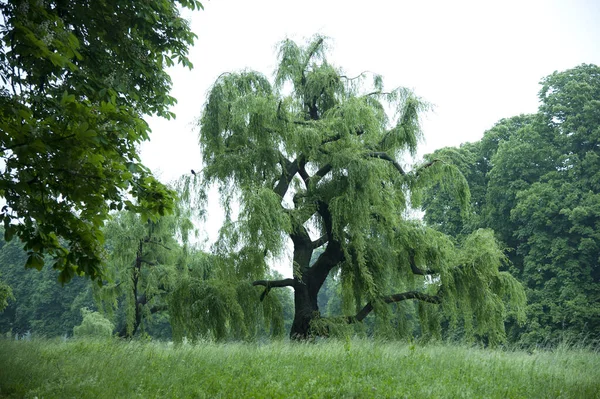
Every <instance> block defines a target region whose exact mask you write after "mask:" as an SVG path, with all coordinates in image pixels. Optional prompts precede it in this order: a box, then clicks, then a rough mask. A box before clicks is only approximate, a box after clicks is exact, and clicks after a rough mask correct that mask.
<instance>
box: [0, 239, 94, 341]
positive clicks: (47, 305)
mask: <svg viewBox="0 0 600 399" xmlns="http://www.w3.org/2000/svg"><path fill="white" fill-rule="evenodd" d="M1 233H2V230H1V229H0V234H1ZM26 260H27V251H25V250H23V248H22V246H21V245H19V243H18V242H17V240H13V241H10V242H5V241H4V240H3V239H1V238H0V274H2V278H3V280H4V281H5V284H7V285H8V286H10V287H11V289H12V292H13V297H14V299H13V300H11V301H9V302H8V306H7V307H6V309H4V312H3V313H0V332H2V333H8V332H11V333H12V334H19V335H23V334H26V333H27V332H30V333H32V334H35V335H38V336H46V337H56V336H62V335H71V334H72V332H73V327H74V326H76V325H77V324H79V323H80V322H81V315H80V309H81V308H82V307H88V308H90V309H94V300H93V298H92V290H91V285H90V281H89V279H85V278H82V277H79V276H76V277H75V278H73V280H72V281H71V283H70V284H68V285H65V286H62V285H61V284H60V283H59V282H58V281H57V276H58V273H59V271H58V270H53V269H52V268H44V269H42V270H41V271H40V272H35V273H34V272H32V271H31V270H27V269H25V268H24V267H23V265H24V262H25V261H26Z"/></svg>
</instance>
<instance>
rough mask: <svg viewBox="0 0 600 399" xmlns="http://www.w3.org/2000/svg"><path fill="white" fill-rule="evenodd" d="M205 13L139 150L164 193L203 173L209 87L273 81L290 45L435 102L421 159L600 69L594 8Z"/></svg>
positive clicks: (435, 5) (250, 4)
mask: <svg viewBox="0 0 600 399" xmlns="http://www.w3.org/2000/svg"><path fill="white" fill-rule="evenodd" d="M203 4H204V7H205V9H204V11H199V12H194V13H189V12H188V13H185V14H184V15H185V16H186V17H189V18H190V19H191V21H192V28H193V31H194V32H195V33H196V34H197V35H198V39H197V41H196V44H195V46H194V47H193V48H192V49H191V51H190V58H191V60H192V62H193V63H194V66H195V68H194V69H193V70H192V71H189V70H187V69H183V68H173V69H172V70H170V73H171V77H172V79H173V91H172V95H174V96H175V98H177V100H178V104H177V105H176V106H175V107H173V109H172V110H173V112H175V113H176V114H177V118H176V119H175V120H171V121H166V120H161V119H158V118H152V119H150V126H151V128H152V131H153V133H152V135H151V142H149V143H146V144H144V145H143V147H142V159H143V161H144V163H145V164H146V165H147V166H149V167H150V168H151V169H152V170H153V171H154V172H155V173H156V174H157V176H158V177H159V178H160V179H161V180H163V181H165V182H166V181H169V180H173V179H176V178H177V177H179V176H180V175H182V174H184V173H189V171H190V169H196V170H199V169H201V164H202V163H201V155H200V150H199V146H198V139H197V130H196V129H195V128H194V125H193V122H194V120H195V119H196V118H197V117H198V116H199V115H200V111H201V109H202V106H203V104H204V102H205V99H206V95H207V91H208V89H209V88H210V86H211V84H212V83H213V82H214V81H215V79H216V78H217V76H219V75H220V74H221V73H223V72H226V71H236V70H240V69H244V68H249V69H254V70H257V71H259V72H262V73H264V74H265V75H267V76H268V77H271V76H272V75H273V72H274V69H275V67H276V53H275V49H276V44H277V43H278V42H279V41H281V40H283V39H284V38H286V37H289V38H291V39H294V40H297V41H300V42H301V43H304V41H305V39H306V38H308V37H311V36H312V35H314V34H315V33H320V34H323V35H326V36H329V37H330V38H332V41H331V43H330V44H331V52H330V56H329V61H330V62H331V63H333V64H335V65H336V66H338V67H341V68H343V69H344V71H345V72H346V73H347V74H348V75H356V74H358V73H360V72H362V71H365V70H369V71H373V72H376V73H379V74H381V75H382V76H383V78H384V83H385V86H386V88H387V89H391V88H394V87H397V86H405V87H409V88H412V89H413V90H414V91H415V92H416V93H417V95H419V96H421V97H423V98H424V99H425V100H427V101H429V102H431V103H433V104H434V105H435V111H434V112H431V113H429V114H428V115H427V116H426V118H425V120H424V121H423V130H424V133H425V140H426V141H425V143H424V144H423V145H422V147H421V151H420V154H424V153H429V152H432V151H433V150H435V149H437V148H440V147H444V146H458V145H460V144H461V143H463V142H467V141H476V140H479V139H480V138H481V137H482V135H483V132H484V131H485V130H487V129H489V128H490V127H492V126H493V125H494V123H496V122H497V121H498V120H499V119H501V118H506V117H511V116H514V115H518V114H521V113H533V112H535V111H536V110H537V93H538V91H539V88H540V87H539V85H538V82H539V81H540V79H541V78H543V77H545V76H547V75H549V74H551V73H552V72H554V71H556V70H559V71H561V70H565V69H568V68H572V67H574V66H576V65H579V64H582V63H593V64H597V65H600V1H599V0H502V1H498V0H496V1H482V0H478V1H461V0H454V1H448V0H428V1H427V0H426V1H414V0H413V1H404V0H399V1H386V0H369V1H365V0H363V1H354V0H346V1H339V0H338V1H334V0H303V1H292V0H213V1H208V0H205V1H203ZM211 223H212V222H211ZM210 227H213V226H210ZM213 228H214V227H213ZM211 235H212V234H211Z"/></svg>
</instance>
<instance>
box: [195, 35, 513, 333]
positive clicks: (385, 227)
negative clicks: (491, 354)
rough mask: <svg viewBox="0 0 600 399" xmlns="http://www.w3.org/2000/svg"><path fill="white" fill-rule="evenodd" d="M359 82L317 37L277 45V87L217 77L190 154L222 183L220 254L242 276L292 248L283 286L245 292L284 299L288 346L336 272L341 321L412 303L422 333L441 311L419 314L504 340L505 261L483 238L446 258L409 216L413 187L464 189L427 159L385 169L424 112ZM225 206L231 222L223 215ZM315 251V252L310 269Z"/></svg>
mask: <svg viewBox="0 0 600 399" xmlns="http://www.w3.org/2000/svg"><path fill="white" fill-rule="evenodd" d="M368 76H370V74H366V73H363V74H360V75H359V76H357V77H354V78H350V77H348V76H345V75H344V74H343V72H341V71H340V70H339V69H337V68H335V67H334V66H332V65H330V64H329V63H328V62H327V60H326V58H325V40H324V39H323V38H322V37H315V38H314V39H313V40H311V41H310V42H309V43H308V44H307V45H306V46H305V47H301V46H298V45H297V44H296V43H294V42H293V41H291V40H285V41H284V42H282V44H281V45H280V47H279V67H278V69H277V72H276V76H275V82H274V83H275V84H274V85H272V84H271V83H270V82H269V81H268V80H267V79H266V78H265V77H264V76H263V75H261V74H259V73H256V72H253V71H243V72H240V73H226V74H223V75H221V76H220V77H219V78H218V79H217V81H216V82H215V84H214V86H213V87H212V89H211V91H210V93H209V95H208V100H207V102H206V105H205V107H204V111H203V113H202V117H201V120H200V143H201V150H202V155H203V159H204V164H205V165H204V169H203V177H204V180H203V182H204V184H207V185H208V184H212V183H217V184H218V185H219V187H220V190H221V195H222V199H223V204H224V205H225V209H226V210H227V212H226V223H225V226H224V228H223V229H222V231H221V245H222V246H225V247H228V249H229V250H230V251H234V253H252V254H253V255H252V256H253V257H254V258H255V261H254V262H253V263H252V264H253V272H252V273H249V274H248V275H249V276H253V275H257V274H260V273H262V272H264V269H265V267H266V266H265V265H266V263H265V262H264V260H263V261H261V259H264V257H265V256H278V255H279V254H280V253H281V251H282V249H283V248H284V247H285V246H286V245H287V242H288V241H287V240H288V239H289V241H290V242H291V243H292V245H293V251H294V252H293V275H292V277H290V278H287V279H280V280H256V281H254V283H253V284H254V285H255V286H263V287H265V288H264V292H263V294H262V296H263V297H268V293H269V291H270V290H271V289H272V288H276V287H292V288H293V289H294V306H295V316H294V321H293V324H292V328H291V336H292V337H298V338H305V337H307V336H309V335H310V334H311V331H310V330H311V322H312V321H314V320H315V319H317V318H318V317H319V307H318V293H319V291H320V289H321V287H322V285H323V283H324V281H325V279H326V278H327V276H328V275H329V274H330V273H331V272H332V271H334V270H337V271H339V273H340V281H341V285H342V297H343V306H344V311H345V313H346V314H351V316H349V317H347V319H346V320H347V321H348V322H357V321H362V320H363V319H364V318H365V317H366V316H367V315H368V314H369V313H370V312H371V311H372V310H373V309H375V312H376V313H377V314H379V315H381V316H382V317H384V315H385V314H386V313H387V312H388V311H387V310H386V309H387V306H385V305H386V304H388V303H393V302H400V301H404V300H409V299H414V300H418V301H420V302H421V303H422V305H421V311H420V312H419V314H420V316H421V320H422V325H423V326H424V327H423V328H429V329H430V330H432V331H434V330H435V331H437V330H439V321H440V314H439V311H438V310H436V308H435V307H433V308H432V307H431V306H429V305H432V304H440V303H441V304H442V307H443V310H444V312H445V313H446V314H447V315H448V317H449V318H450V319H451V320H452V325H456V323H457V320H459V319H460V320H463V321H464V323H465V324H466V325H467V330H469V333H470V334H471V335H473V334H475V333H477V334H480V335H488V336H489V337H490V339H492V340H495V341H498V340H501V339H502V338H503V333H504V330H503V328H504V327H503V319H504V316H505V314H504V312H505V305H504V299H507V298H510V299H511V301H512V302H511V306H514V307H516V308H517V309H520V306H521V304H522V303H523V300H524V297H523V295H522V289H521V288H520V286H519V285H518V284H517V283H516V282H515V281H514V279H513V278H512V277H511V276H510V275H509V274H507V273H502V272H499V269H498V268H499V267H500V265H501V264H502V262H503V260H504V255H503V254H502V252H501V251H500V250H499V249H498V246H497V245H496V242H495V240H494V238H493V236H492V235H491V234H490V233H489V232H487V231H476V232H475V233H474V234H473V235H472V236H470V237H469V238H468V239H467V240H466V241H465V242H464V244H463V246H462V247H460V248H455V247H454V246H453V245H452V243H451V242H450V240H449V239H448V238H447V237H445V236H444V235H442V234H439V233H437V232H435V231H434V230H432V229H428V228H425V227H424V226H422V224H421V223H419V222H415V221H411V220H408V219H407V218H406V211H407V210H408V208H409V203H412V205H416V206H418V205H419V204H420V198H421V194H422V191H423V188H424V187H427V186H429V185H431V184H434V183H436V182H451V183H448V185H451V186H453V187H454V188H455V195H457V197H458V198H459V199H460V201H461V203H462V204H466V203H468V202H469V191H468V187H467V185H466V182H465V180H464V178H463V177H462V175H461V174H460V172H459V171H458V169H457V168H456V167H454V166H452V165H450V164H449V163H446V162H442V161H439V160H432V161H431V162H428V163H425V164H421V165H417V166H416V167H415V168H413V169H412V170H410V171H408V170H405V168H403V167H402V166H401V165H400V164H399V163H398V162H397V161H396V157H397V156H400V155H401V154H403V153H405V152H408V153H411V154H414V153H415V151H416V148H417V143H418V140H419V138H420V137H421V131H420V128H419V120H418V117H419V114H420V113H421V112H423V111H424V110H426V109H427V104H426V103H424V102H423V101H422V100H421V99H419V98H418V97H417V96H416V95H415V94H414V93H412V92H411V91H410V90H408V89H405V88H398V89H394V90H391V91H389V92H386V91H384V89H383V83H382V79H381V77H380V76H377V75H375V76H373V79H372V85H367V84H366V83H367V77H368ZM387 107H390V108H391V109H393V110H394V111H395V114H394V117H393V118H388V116H387V115H386V112H385V110H386V108H387ZM234 201H236V202H239V204H240V208H239V215H232V212H231V205H232V203H233V202H234ZM235 216H237V218H236V217H235ZM311 231H313V232H314V233H313V234H311ZM319 247H323V248H324V251H323V253H322V254H321V255H320V256H319V257H318V259H317V260H316V262H315V263H314V264H313V265H312V266H311V265H310V259H311V256H312V254H313V252H314V251H315V250H316V249H317V248H319ZM398 289H401V290H400V291H392V290H398ZM390 292H397V293H396V294H392V295H390ZM436 326H438V327H436Z"/></svg>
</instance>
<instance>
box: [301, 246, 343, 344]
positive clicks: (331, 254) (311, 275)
mask: <svg viewBox="0 0 600 399" xmlns="http://www.w3.org/2000/svg"><path fill="white" fill-rule="evenodd" d="M292 240H293V241H294V267H295V268H296V269H297V270H298V271H300V273H299V274H297V273H296V270H295V273H294V286H293V288H294V321H293V323H292V328H291V331H290V338H292V339H300V340H302V339H307V338H309V337H310V336H311V335H312V332H311V321H313V320H314V319H315V318H318V317H320V313H319V305H318V302H317V299H318V296H319V291H320V290H321V287H322V286H323V283H325V279H326V278H327V276H328V275H329V272H330V271H331V269H333V267H334V266H336V265H337V264H339V262H340V261H341V260H342V258H343V255H342V251H341V248H340V246H339V244H338V243H337V242H330V243H329V244H328V245H327V249H326V250H325V251H324V252H323V253H322V254H321V256H319V258H318V259H317V261H316V262H315V264H314V265H312V266H309V264H310V258H311V256H312V253H313V250H314V245H313V243H312V242H311V241H310V240H308V241H307V240H298V239H294V238H293V239H292Z"/></svg>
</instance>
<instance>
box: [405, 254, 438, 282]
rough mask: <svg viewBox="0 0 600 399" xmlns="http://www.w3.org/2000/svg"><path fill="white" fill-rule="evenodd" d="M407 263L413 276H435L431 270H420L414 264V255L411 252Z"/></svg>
mask: <svg viewBox="0 0 600 399" xmlns="http://www.w3.org/2000/svg"><path fill="white" fill-rule="evenodd" d="M408 262H409V263H410V270H411V271H412V272H413V274H417V275H419V276H428V275H431V274H436V272H435V271H433V270H431V269H421V268H420V267H419V266H417V263H416V262H415V254H414V253H412V251H411V254H410V259H409V261H408Z"/></svg>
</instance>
